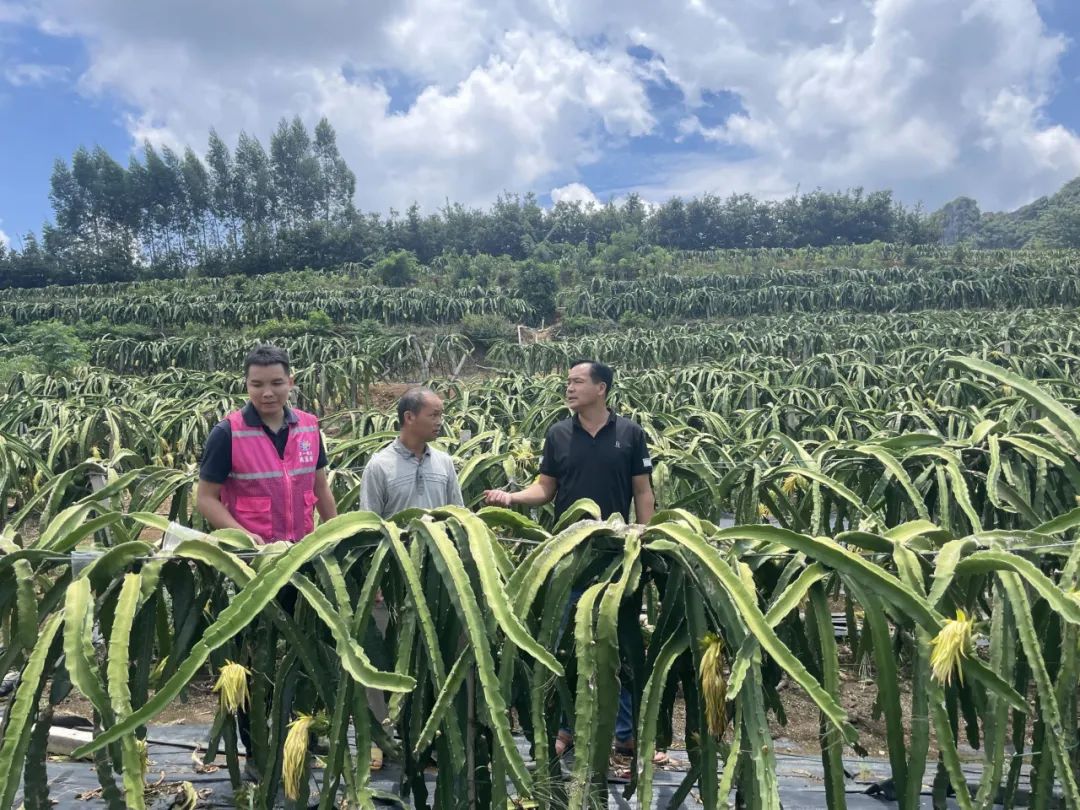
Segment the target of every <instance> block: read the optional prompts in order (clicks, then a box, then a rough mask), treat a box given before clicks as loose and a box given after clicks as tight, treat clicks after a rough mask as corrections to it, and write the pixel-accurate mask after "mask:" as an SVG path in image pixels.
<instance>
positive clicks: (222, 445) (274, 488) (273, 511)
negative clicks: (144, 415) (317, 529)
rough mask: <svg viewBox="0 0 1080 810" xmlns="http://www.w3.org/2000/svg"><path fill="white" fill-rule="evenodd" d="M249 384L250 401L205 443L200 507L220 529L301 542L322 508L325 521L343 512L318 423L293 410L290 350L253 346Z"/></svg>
mask: <svg viewBox="0 0 1080 810" xmlns="http://www.w3.org/2000/svg"><path fill="white" fill-rule="evenodd" d="M244 381H245V382H246V383H247V392H248V397H250V401H249V402H248V403H247V405H245V406H244V407H243V408H241V409H240V410H238V411H233V412H232V413H230V414H229V415H228V416H227V417H226V418H225V419H224V420H223V421H221V422H220V423H218V425H217V426H216V427H215V428H214V429H213V430H212V431H211V432H210V436H209V438H208V439H207V441H206V449H205V451H204V452H203V457H202V463H201V465H200V467H199V493H198V497H197V499H196V506H197V507H198V510H199V512H200V513H201V514H202V516H203V517H204V518H206V520H207V521H208V522H209V523H210V525H211V526H213V527H214V528H215V529H241V530H243V531H245V532H247V533H248V534H250V535H251V536H252V537H254V538H255V539H256V540H257V541H259V542H262V543H270V542H273V541H275V540H288V541H290V542H296V541H297V540H300V539H302V538H303V537H304V536H305V535H307V534H310V533H311V530H312V529H313V528H314V524H315V521H314V511H315V510H316V509H318V510H319V517H321V518H322V519H323V520H324V521H325V520H329V519H330V518H332V517H335V516H336V515H337V503H336V502H335V501H334V495H333V493H332V492H331V491H330V485H329V483H328V482H327V480H326V463H327V462H326V450H325V448H324V446H323V440H322V434H321V433H320V432H319V420H318V419H317V418H316V417H315V416H313V415H312V414H310V413H305V412H304V411H301V410H299V409H297V408H290V407H289V405H288V401H289V393H290V392H291V391H292V388H293V378H292V374H291V373H290V368H289V356H288V354H286V353H285V351H284V350H283V349H279V348H278V347H276V346H257V347H256V348H255V349H253V350H252V351H251V353H250V354H249V355H248V356H247V358H246V359H245V360H244Z"/></svg>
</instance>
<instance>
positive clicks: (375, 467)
mask: <svg viewBox="0 0 1080 810" xmlns="http://www.w3.org/2000/svg"><path fill="white" fill-rule="evenodd" d="M397 411H398V425H399V426H400V429H401V433H400V435H399V436H398V437H397V438H396V439H394V441H392V442H391V443H390V444H388V445H387V446H386V447H384V448H383V449H382V450H380V451H379V452H378V453H376V454H375V455H373V456H372V457H371V459H370V460H369V461H368V463H367V466H365V467H364V477H363V479H362V480H361V481H360V508H361V509H367V510H369V511H371V512H374V513H375V514H377V515H378V516H379V517H382V518H389V517H391V516H392V515H396V514H397V513H398V512H400V511H402V510H404V509H411V508H415V507H419V508H421V509H437V508H439V507H440V506H451V505H453V506H464V505H465V502H464V501H463V500H462V497H461V487H460V486H459V485H458V480H457V471H456V470H455V469H454V461H453V459H451V458H450V456H449V455H447V454H446V453H444V452H443V451H442V450H436V449H435V448H434V447H430V446H429V445H428V442H430V441H434V440H435V439H436V438H437V437H438V436H439V434H440V433H441V432H442V419H443V401H442V400H441V399H440V398H439V395H438V394H436V393H435V392H434V391H432V390H431V389H429V388H411V389H409V390H408V391H406V392H405V393H404V395H402V397H401V399H400V400H399V401H398V406H397Z"/></svg>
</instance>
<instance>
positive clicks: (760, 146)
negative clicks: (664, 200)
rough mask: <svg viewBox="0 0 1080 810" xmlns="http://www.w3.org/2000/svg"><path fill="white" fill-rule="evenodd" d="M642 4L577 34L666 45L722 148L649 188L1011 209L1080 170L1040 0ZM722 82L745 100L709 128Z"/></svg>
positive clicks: (708, 132) (691, 119)
mask: <svg viewBox="0 0 1080 810" xmlns="http://www.w3.org/2000/svg"><path fill="white" fill-rule="evenodd" d="M577 8H579V9H581V8H582V7H581V6H577ZM632 8H633V10H632V11H629V12H627V15H626V16H627V17H630V19H627V18H626V17H624V18H622V19H619V20H618V21H610V20H605V19H603V18H600V17H593V18H590V17H589V16H588V15H589V12H588V11H587V10H581V12H580V13H581V15H582V16H581V18H579V19H577V20H575V22H574V26H573V30H574V32H575V33H576V34H577V35H578V36H582V35H592V36H595V35H596V34H597V33H598V32H600V31H603V32H606V34H607V35H608V36H615V35H616V34H617V31H619V30H621V31H624V32H630V33H629V34H625V37H626V40H627V41H634V42H638V43H640V44H644V45H646V46H648V47H649V48H651V49H652V50H653V51H655V52H656V53H657V54H658V55H659V57H658V58H662V59H663V61H664V64H665V72H666V75H667V76H669V77H670V79H671V80H672V81H673V82H675V83H676V84H677V85H678V86H679V87H680V89H682V90H683V92H684V93H685V95H686V98H687V99H688V101H689V106H690V110H689V113H690V114H689V115H688V116H686V117H685V118H684V119H683V120H682V121H681V122H680V124H679V126H678V135H679V137H681V138H682V139H683V140H684V142H687V141H689V138H690V136H693V135H700V136H701V137H702V138H703V139H704V140H705V141H706V143H711V144H715V145H716V146H715V149H716V153H713V154H710V153H708V152H706V153H705V154H699V155H697V156H695V157H694V158H692V159H682V158H678V159H675V160H672V161H671V162H670V163H669V164H668V166H667V171H666V172H665V173H664V174H663V176H662V177H661V178H660V179H659V180H658V181H656V182H653V183H651V184H644V185H643V186H642V187H643V188H646V189H650V190H651V191H652V193H664V192H665V191H682V192H685V191H687V190H691V189H693V190H698V191H702V190H711V191H718V192H721V193H726V192H729V191H753V192H755V193H760V194H763V195H768V194H770V193H773V192H775V191H776V190H777V189H784V190H786V192H790V191H792V190H794V189H795V188H796V187H797V186H801V187H802V188H803V189H807V188H813V187H816V186H822V187H825V188H837V187H840V188H842V187H846V186H854V185H861V186H865V187H869V188H893V189H895V190H896V191H897V192H898V193H899V194H900V195H901V197H902V198H904V199H907V200H916V199H920V198H921V199H924V200H926V201H927V202H929V203H932V204H938V203H940V202H942V201H943V200H944V199H948V198H950V197H953V196H956V195H958V194H970V195H972V196H975V197H976V198H978V199H979V200H980V201H981V202H983V204H984V206H986V207H1011V206H1014V205H1017V204H1019V203H1022V202H1025V201H1027V200H1030V199H1031V198H1032V197H1034V196H1037V195H1038V194H1043V193H1047V192H1050V191H1052V190H1054V189H1056V187H1057V186H1058V185H1060V184H1061V183H1063V182H1064V181H1066V180H1069V179H1071V178H1072V177H1075V176H1076V175H1077V174H1080V137H1078V136H1077V133H1076V132H1071V131H1069V130H1067V129H1065V128H1064V127H1061V126H1055V125H1053V124H1051V123H1048V122H1046V121H1045V120H1044V117H1043V109H1044V107H1045V105H1046V103H1047V101H1048V100H1049V98H1050V97H1051V95H1052V93H1053V91H1054V89H1055V82H1056V79H1057V75H1056V70H1057V65H1058V62H1059V59H1060V57H1061V55H1062V53H1063V52H1064V49H1065V47H1066V42H1065V40H1064V39H1063V37H1061V36H1057V35H1052V34H1050V33H1048V32H1047V31H1046V30H1045V27H1044V25H1043V23H1042V20H1041V19H1040V17H1039V15H1038V10H1037V8H1036V6H1035V5H1034V4H1033V3H1032V2H1031V0H993V1H992V2H991V0H948V1H947V2H942V0H877V2H872V3H871V2H866V3H864V2H852V1H849V0H816V2H806V3H803V2H800V3H798V4H794V3H786V2H781V1H780V0H778V1H777V2H772V3H757V4H748V3H738V4H737V3H734V2H732V3H719V4H714V5H712V6H710V7H708V8H706V7H704V6H701V7H695V8H694V10H693V11H691V12H686V13H683V14H670V13H668V8H667V7H666V6H664V7H663V8H661V7H660V6H659V5H656V6H652V5H645V4H644V3H642V4H641V5H640V6H633V7H632ZM826 21H827V23H826ZM718 42H722V43H724V45H723V46H722V47H716V45H715V43H718ZM710 43H711V44H710ZM706 91H712V92H718V91H726V92H729V93H733V94H734V95H735V96H737V98H738V99H739V102H740V103H741V106H742V108H743V109H742V110H741V111H737V112H734V113H731V114H729V115H728V116H727V117H726V118H725V119H724V120H723V121H722V123H720V124H718V125H714V126H705V125H703V124H702V123H701V121H700V120H699V118H698V117H697V116H696V114H695V113H696V110H695V107H697V106H698V103H699V101H700V99H701V98H702V97H703V96H704V93H705V92H706ZM733 147H734V148H736V149H740V150H744V151H746V152H748V153H749V154H750V157H749V158H745V156H742V155H740V156H739V157H738V159H735V158H732V157H731V152H732V149H733ZM709 183H713V184H715V185H707V184H709Z"/></svg>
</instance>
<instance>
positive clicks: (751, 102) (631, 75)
mask: <svg viewBox="0 0 1080 810" xmlns="http://www.w3.org/2000/svg"><path fill="white" fill-rule="evenodd" d="M595 5H600V4H595ZM606 5H609V6H610V7H609V8H599V7H597V8H594V7H591V5H590V4H578V3H569V2H566V3H564V2H559V1H558V0H551V2H548V3H546V4H538V3H535V2H513V1H512V0H511V1H509V2H507V3H502V4H498V5H497V6H491V4H487V3H484V2H483V0H454V1H453V2H451V0H406V1H405V2H394V3H391V2H389V0H365V2H363V3H359V4H345V5H343V4H340V3H337V2H334V0H323V1H322V2H317V1H315V0H313V2H310V3H305V4H302V5H301V4H297V3H295V2H291V0H260V2H256V1H255V0H236V1H235V2H233V3H230V4H226V5H221V4H217V3H213V2H210V0H186V1H185V2H183V3H181V2H179V0H154V2H152V3H149V4H143V5H141V6H140V5H135V4H130V3H125V2H122V0H37V1H36V2H23V1H21V0H14V2H12V0H0V232H2V233H3V234H4V235H5V236H6V237H8V238H10V239H11V240H12V241H13V243H15V244H16V245H18V244H19V239H18V236H19V235H20V234H22V233H24V232H25V231H27V230H29V229H32V230H35V231H38V230H40V227H41V225H42V223H43V222H44V221H46V220H47V219H48V218H49V217H50V212H51V210H50V206H49V201H48V178H49V174H50V171H51V168H52V164H53V161H54V160H55V159H57V158H64V159H67V158H70V155H71V153H72V152H73V151H74V150H75V149H76V148H77V147H78V146H79V145H87V146H94V145H101V146H102V147H104V148H105V149H107V150H108V151H109V152H110V153H112V154H113V155H114V156H115V157H116V158H117V159H118V160H120V161H121V162H122V163H126V162H127V160H128V158H129V156H130V155H131V154H132V150H133V149H134V148H135V147H136V146H137V145H138V144H139V143H141V141H142V140H143V139H144V138H145V139H149V140H151V141H153V142H154V143H157V144H169V145H171V146H174V147H182V146H184V145H188V144H190V145H192V146H193V147H194V148H195V149H196V150H197V151H200V152H201V151H203V150H204V149H205V144H206V136H207V133H208V131H209V129H210V128H211V127H214V128H216V129H217V131H218V132H219V133H221V135H222V136H223V137H225V139H226V140H227V141H229V142H235V138H236V136H237V135H238V134H239V132H240V131H241V130H245V131H247V132H248V133H250V134H254V135H257V136H258V137H260V138H261V139H262V140H263V141H264V143H265V142H266V141H267V140H268V136H269V133H270V132H271V131H272V129H273V127H274V125H275V123H276V122H277V120H278V119H279V118H281V117H282V116H289V117H291V116H292V115H297V114H298V115H300V116H301V117H302V118H303V119H304V120H305V121H307V122H308V123H309V125H312V126H313V125H314V123H315V121H317V120H318V118H319V117H320V116H322V115H326V116H327V117H328V118H329V119H330V121H331V122H332V123H333V124H334V126H335V128H336V129H337V133H338V139H339V143H340V145H341V148H342V151H343V153H344V154H345V156H346V158H347V159H348V160H349V162H350V165H351V166H352V167H353V169H354V171H356V173H357V175H358V180H359V182H358V190H357V204H358V205H359V206H360V207H361V208H362V209H364V210H379V211H385V210H387V209H388V208H389V207H391V206H393V207H396V208H397V209H398V210H402V209H403V208H405V207H407V205H408V204H409V203H410V202H412V201H413V200H416V201H418V202H420V203H421V204H422V205H423V206H425V207H426V208H429V209H430V208H433V207H437V206H439V205H441V204H442V203H443V202H444V201H445V200H447V199H449V200H453V201H461V202H464V203H466V204H472V205H486V204H488V203H490V202H491V201H492V200H493V199H494V198H495V196H496V195H497V194H499V193H500V192H502V191H516V192H524V191H533V192H535V193H537V194H538V195H539V196H540V198H541V200H543V201H545V202H549V201H551V200H553V199H555V200H557V199H564V198H565V199H581V200H585V201H590V200H593V199H598V200H600V201H604V200H607V199H611V198H618V197H619V196H621V195H624V194H626V193H627V192H629V191H636V192H638V193H640V194H642V195H643V196H644V197H645V198H646V199H649V200H652V201H661V200H663V199H666V198H667V197H669V196H671V195H673V194H680V195H690V194H699V193H703V192H709V193H715V194H721V195H726V194H730V193H733V192H749V193H753V194H757V195H760V196H765V197H778V196H783V195H786V194H790V193H792V191H794V190H795V189H797V188H800V189H803V190H807V189H812V188H815V187H822V188H828V189H833V188H846V187H851V186H863V187H865V188H871V189H876V188H891V189H894V190H895V192H896V194H897V195H898V196H899V197H900V198H901V199H903V200H904V201H906V202H909V203H914V202H917V201H922V202H923V203H924V204H925V205H927V206H929V207H935V206H937V205H940V204H941V203H942V202H944V201H945V200H948V199H951V198H953V197H955V196H957V195H959V194H968V195H970V196H973V197H975V198H976V199H977V200H979V202H980V204H981V205H982V206H983V208H984V209H994V210H997V209H1002V208H1012V207H1015V206H1017V205H1020V204H1023V203H1025V202H1028V201H1030V200H1031V199H1033V198H1035V197H1037V196H1040V195H1043V194H1049V193H1052V192H1053V191H1055V190H1056V189H1057V188H1058V187H1059V186H1060V185H1061V184H1062V183H1064V182H1066V181H1067V180H1069V179H1071V178H1072V177H1075V176H1077V175H1080V45H1078V41H1080V4H1077V3H1074V2H1071V0H1043V1H1042V2H1035V1H1034V0H994V2H986V1H985V0H876V2H863V0H797V2H796V0H763V2H759V3H753V4H748V3H743V2H737V0H687V1H686V2H672V3H665V4H656V3H653V2H646V1H645V0H627V2H625V3H620V4H618V5H614V4H606ZM0 238H4V237H2V236H0Z"/></svg>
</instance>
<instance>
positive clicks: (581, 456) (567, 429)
mask: <svg viewBox="0 0 1080 810" xmlns="http://www.w3.org/2000/svg"><path fill="white" fill-rule="evenodd" d="M540 472H541V473H542V474H543V475H549V476H551V477H552V478H554V479H555V480H556V481H558V488H557V489H556V491H555V516H556V518H558V517H559V516H560V515H562V513H563V512H565V511H566V509H567V507H569V506H570V505H571V504H572V503H573V502H574V501H576V500H578V499H579V498H592V499H593V500H594V501H596V503H597V505H598V506H599V507H600V513H601V515H602V516H603V517H605V518H607V517H608V516H609V515H613V514H615V513H616V512H617V513H619V514H620V515H622V516H623V518H624V519H625V520H629V519H630V502H631V501H632V500H633V497H634V488H633V481H632V479H633V477H634V476H635V475H648V474H650V473H651V472H652V459H651V458H650V457H649V448H648V447H647V445H646V442H645V431H644V430H642V429H641V426H640V425H638V424H637V422H632V421H630V420H629V419H626V418H624V417H622V416H618V415H616V414H615V413H613V412H611V411H610V410H609V411H608V420H607V423H606V424H605V425H604V426H603V427H602V428H600V430H599V432H598V433H597V434H596V436H591V435H589V432H588V431H587V430H585V428H583V427H582V426H581V422H580V421H579V419H578V417H577V414H574V416H573V417H571V418H570V419H564V420H562V421H561V422H556V423H555V424H554V425H552V426H551V428H550V429H549V430H548V432H547V436H546V437H545V438H544V455H543V456H541V458H540Z"/></svg>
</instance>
